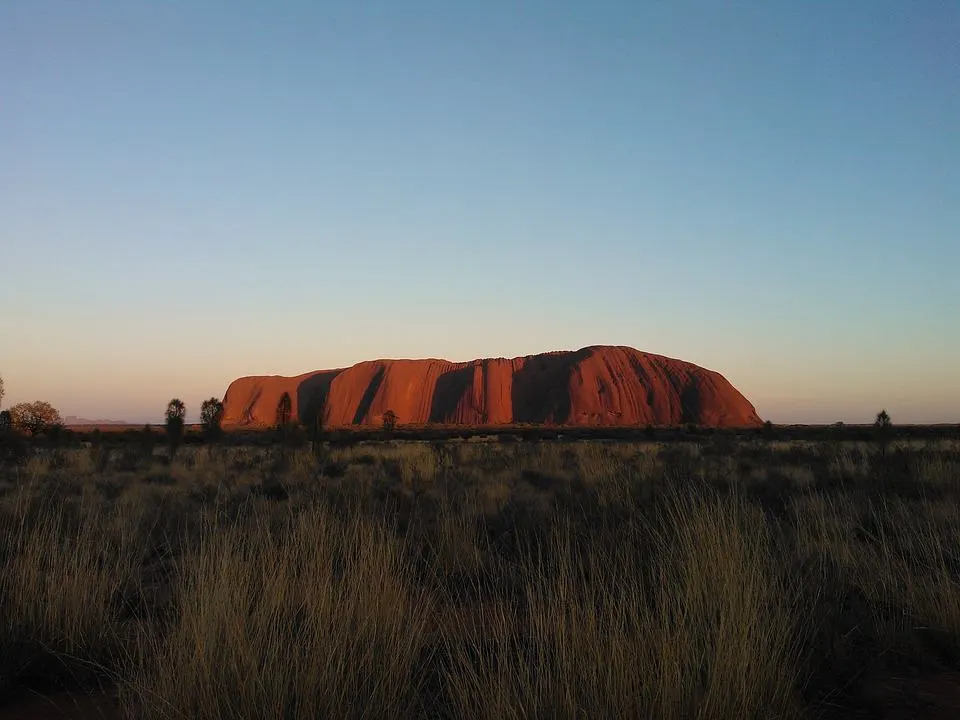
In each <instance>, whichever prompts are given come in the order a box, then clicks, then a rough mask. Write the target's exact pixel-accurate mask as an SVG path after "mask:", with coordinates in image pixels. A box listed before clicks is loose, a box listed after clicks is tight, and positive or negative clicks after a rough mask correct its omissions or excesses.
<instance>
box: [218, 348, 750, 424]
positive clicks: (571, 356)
mask: <svg viewBox="0 0 960 720" xmlns="http://www.w3.org/2000/svg"><path fill="white" fill-rule="evenodd" d="M285 393H286V394H288V395H289V397H290V400H291V408H290V409H291V412H292V415H293V417H295V418H297V419H299V421H300V422H301V423H304V424H311V423H313V422H314V420H315V419H316V417H317V414H318V413H321V414H322V417H323V421H324V424H325V425H327V426H330V427H342V426H348V425H376V424H380V423H382V421H383V417H384V415H385V414H386V413H388V412H389V411H392V412H393V413H394V414H395V415H396V417H397V420H398V422H400V423H401V424H403V423H408V424H414V425H421V424H431V423H435V424H444V425H472V426H481V425H510V424H520V423H532V424H556V425H587V426H603V425H608V426H609V425H619V426H626V425H648V424H649V425H681V424H685V423H694V424H697V425H703V426H711V427H756V426H758V425H760V424H761V422H762V421H761V419H760V417H759V416H758V415H757V412H756V410H755V409H754V407H753V405H751V404H750V402H749V401H748V400H747V399H746V398H745V397H744V396H743V395H742V394H740V392H739V391H738V390H737V389H736V388H735V387H733V385H731V384H730V382H728V381H727V379H726V378H724V377H723V376H722V375H721V374H720V373H718V372H714V371H713V370H707V369H705V368H702V367H699V366H697V365H694V364H693V363H689V362H685V361H683V360H676V359H673V358H668V357H664V356H662V355H654V354H652V353H646V352H641V351H639V350H635V349H633V348H630V347H620V346H594V347H587V348H583V349H581V350H576V351H562V352H551V353H544V354H540V355H528V356H524V357H517V358H512V359H506V358H492V359H481V360H473V361H470V362H461V363H454V362H449V361H446V360H433V359H430V360H372V361H367V362H361V363H358V364H356V365H354V366H352V367H349V368H345V369H339V370H319V371H317V372H311V373H306V374H304V375H300V376H297V377H282V376H276V375H274V376H253V377H244V378H239V379H238V380H234V381H233V382H232V383H230V386H229V387H228V388H227V392H226V395H225V396H224V425H227V426H230V425H233V426H250V427H256V426H261V427H262V426H267V425H272V424H274V422H275V419H276V411H277V406H278V404H279V402H280V399H281V398H282V397H283V395H284V394H285Z"/></svg>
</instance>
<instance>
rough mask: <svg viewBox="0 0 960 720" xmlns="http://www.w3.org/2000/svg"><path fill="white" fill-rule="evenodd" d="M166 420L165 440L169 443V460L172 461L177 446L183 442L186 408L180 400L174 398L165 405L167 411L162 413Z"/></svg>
mask: <svg viewBox="0 0 960 720" xmlns="http://www.w3.org/2000/svg"><path fill="white" fill-rule="evenodd" d="M164 416H165V418H166V422H165V425H164V427H165V429H166V431H167V438H168V440H169V441H170V459H171V460H172V459H173V456H174V454H175V453H176V452H177V446H178V445H179V444H180V441H181V440H183V426H184V419H185V418H186V417H187V406H186V405H184V404H183V400H181V399H180V398H174V399H173V400H171V401H170V402H169V403H167V411H166V412H165V413H164Z"/></svg>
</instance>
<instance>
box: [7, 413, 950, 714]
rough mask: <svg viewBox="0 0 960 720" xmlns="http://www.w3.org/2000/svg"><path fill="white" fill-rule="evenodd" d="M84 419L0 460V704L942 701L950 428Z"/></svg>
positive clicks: (221, 706) (561, 706)
mask: <svg viewBox="0 0 960 720" xmlns="http://www.w3.org/2000/svg"><path fill="white" fill-rule="evenodd" d="M395 432H400V430H399V429H398V430H396V431H395ZM768 434H769V433H768ZM105 435H106V434H105ZM187 437H189V433H187ZM87 442H89V443H90V445H89V446H86V447H77V446H76V443H74V446H72V447H54V446H53V445H50V444H45V443H36V444H32V445H31V444H20V445H19V446H18V447H16V448H11V449H8V451H7V452H6V454H5V455H4V459H3V463H4V464H3V466H2V469H0V717H2V716H3V712H4V710H3V708H4V706H6V707H7V708H12V707H18V705H17V703H20V702H23V700H24V698H25V697H28V696H36V695H37V694H40V695H46V696H56V697H70V698H74V699H79V698H82V697H83V696H84V695H86V694H91V693H92V694H97V695H102V696H109V697H110V698H115V701H114V703H115V705H116V711H115V713H116V714H115V716H116V717H129V718H200V719H205V718H209V719H211V720H212V719H214V718H250V719H253V718H257V719H259V718H301V717H303V718H318V717H370V718H379V717H432V718H447V717H449V718H474V717H479V718H491V719H492V718H535V717H541V718H553V717H584V718H607V717H650V718H781V717H784V718H793V717H796V718H821V717H826V718H832V717H837V718H840V717H888V718H913V717H934V718H936V717H944V718H947V717H955V716H958V714H960V442H958V441H956V440H954V439H937V437H936V435H931V436H927V437H914V438H904V437H899V438H897V437H891V436H883V437H882V438H879V439H878V438H877V437H875V436H871V435H869V434H868V435H865V436H864V438H863V439H859V440H858V439H850V438H848V437H844V436H843V435H842V434H839V433H836V434H834V435H829V434H827V435H825V437H823V438H821V439H817V440H811V439H779V440H778V439H772V438H771V437H769V436H764V435H763V433H762V431H758V432H756V433H751V434H747V435H737V434H730V433H714V434H703V435H700V436H691V437H686V438H682V437H676V438H670V440H669V441H664V438H663V437H661V438H657V437H656V436H654V437H652V438H650V437H646V436H642V437H637V438H634V439H632V440H625V439H624V440H620V441H617V442H596V441H594V442H587V441H571V440H569V439H560V440H556V439H555V440H549V441H545V440H542V439H541V441H539V442H533V441H527V442H496V441H490V440H486V441H484V440H471V441H465V440H457V439H446V440H443V441H437V442H409V441H399V440H396V439H394V440H392V441H382V440H381V441H380V442H377V443H371V444H364V443H359V444H358V443H354V444H353V445H351V446H346V444H345V443H344V444H343V446H338V445H337V443H334V444H333V445H330V444H322V445H315V446H314V445H311V444H309V443H307V442H306V441H304V440H302V439H301V440H297V439H294V440H292V441H284V442H277V441H276V438H275V441H274V442H273V443H272V444H270V445H268V446H254V445H236V444H224V443H222V442H221V443H211V444H207V445H192V444H190V443H189V442H187V443H184V444H182V445H180V446H179V447H177V449H176V452H175V453H174V455H173V459H172V460H171V459H170V447H169V446H168V445H166V444H161V443H159V436H157V437H156V438H154V439H153V440H150V439H149V436H148V435H147V434H142V435H141V436H140V440H139V441H137V440H136V438H132V439H129V440H122V441H120V440H117V441H113V440H110V439H109V438H108V439H104V438H103V437H97V438H95V442H94V441H90V440H88V441H87ZM78 705H79V703H78ZM14 716H15V715H10V717H14ZM90 716H91V717H93V716H96V715H92V714H91V715H90Z"/></svg>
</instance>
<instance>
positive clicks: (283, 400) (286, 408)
mask: <svg viewBox="0 0 960 720" xmlns="http://www.w3.org/2000/svg"><path fill="white" fill-rule="evenodd" d="M292 416H293V401H292V400H291V399H290V393H284V394H283V395H281V396H280V401H279V402H278V403H277V428H278V429H280V430H283V429H285V428H287V427H289V426H290V419H291V417H292Z"/></svg>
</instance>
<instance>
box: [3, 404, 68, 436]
mask: <svg viewBox="0 0 960 720" xmlns="http://www.w3.org/2000/svg"><path fill="white" fill-rule="evenodd" d="M10 421H11V424H12V425H13V427H14V428H15V429H16V430H19V431H20V432H28V433H30V434H31V435H34V436H36V435H39V434H41V433H49V432H51V431H53V430H54V429H56V428H59V427H61V426H62V425H63V420H62V418H61V417H60V413H59V412H58V411H57V409H56V408H55V407H53V405H51V404H50V403H48V402H44V401H43V400H37V401H36V402H31V403H17V404H16V405H14V406H13V407H12V408H10Z"/></svg>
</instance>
